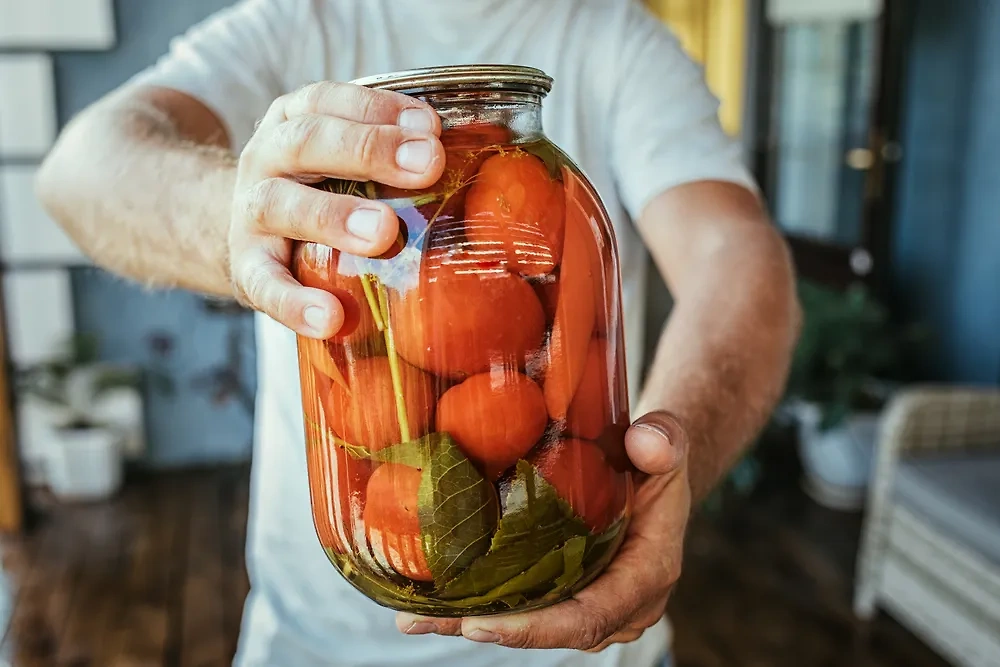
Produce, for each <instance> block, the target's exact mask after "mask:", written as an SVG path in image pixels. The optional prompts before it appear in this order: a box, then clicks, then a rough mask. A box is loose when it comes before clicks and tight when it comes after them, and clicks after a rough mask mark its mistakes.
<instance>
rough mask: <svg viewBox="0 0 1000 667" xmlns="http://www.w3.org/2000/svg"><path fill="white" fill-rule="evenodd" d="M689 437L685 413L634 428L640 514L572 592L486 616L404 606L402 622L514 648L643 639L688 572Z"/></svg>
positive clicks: (636, 511)
mask: <svg viewBox="0 0 1000 667" xmlns="http://www.w3.org/2000/svg"><path fill="white" fill-rule="evenodd" d="M687 443H688V441H687V437H686V435H685V433H684V430H683V429H682V428H681V427H680V425H679V424H678V422H677V420H676V419H674V418H673V417H672V416H671V415H669V414H667V413H665V412H652V413H650V414H647V415H646V416H644V417H642V418H641V419H639V420H637V421H636V422H635V423H634V424H633V425H632V427H631V428H630V429H629V430H628V433H627V434H626V436H625V447H626V449H627V451H628V455H629V458H630V459H631V460H632V462H633V463H634V464H635V466H636V467H637V468H638V469H639V470H640V471H641V472H642V475H641V479H640V480H637V482H638V483H637V487H636V494H635V504H634V506H633V516H632V522H631V523H630V524H629V529H628V534H627V535H626V538H625V541H624V542H623V543H622V547H621V550H620V551H619V552H618V555H617V556H616V557H615V559H614V560H613V561H612V562H611V564H610V565H609V566H608V569H607V570H606V571H605V572H604V573H603V574H602V575H601V576H600V577H598V578H597V579H596V580H595V581H594V582H593V583H592V584H590V585H589V586H587V587H586V588H585V589H583V590H582V591H580V592H579V593H577V594H576V595H575V596H574V597H573V598H572V599H570V600H566V601H565V602H560V603H559V604H556V605H553V606H551V607H547V608H545V609H540V610H537V611H529V612H524V613H520V614H509V615H503V616H487V617H479V618H463V619H447V618H428V617H423V616H415V615H413V614H407V613H400V614H397V616H396V625H397V627H398V628H399V629H400V631H402V632H405V633H407V634H411V635H417V634H427V633H437V634H443V635H456V636H457V635H463V636H465V637H466V638H467V639H471V640H473V641H477V642H490V643H494V644H501V645H503V646H510V647H513V648H571V649H579V650H584V651H599V650H602V649H604V648H605V647H607V646H608V645H610V644H614V643H620V642H630V641H634V640H636V639H638V638H639V637H640V636H641V635H642V633H643V632H644V631H645V630H646V629H647V628H650V627H652V626H653V625H655V624H656V623H657V622H659V620H660V619H661V618H662V617H663V614H664V611H665V609H666V606H667V599H668V598H669V597H670V592H671V590H672V589H673V586H674V583H675V582H676V581H677V578H678V577H679V576H680V571H681V558H682V551H683V542H684V531H685V528H686V526H687V521H688V516H689V513H690V511H691V489H690V486H689V484H688V477H687V451H688V444H687Z"/></svg>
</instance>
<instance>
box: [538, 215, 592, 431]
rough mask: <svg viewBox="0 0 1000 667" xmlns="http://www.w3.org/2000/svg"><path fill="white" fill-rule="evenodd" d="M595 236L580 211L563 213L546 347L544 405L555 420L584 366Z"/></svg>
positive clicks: (589, 330) (567, 402) (560, 415)
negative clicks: (562, 242) (555, 291)
mask: <svg viewBox="0 0 1000 667" xmlns="http://www.w3.org/2000/svg"><path fill="white" fill-rule="evenodd" d="M593 245H594V236H593V234H592V232H591V229H590V224H589V222H588V221H587V220H586V219H585V218H584V217H582V215H581V213H580V209H578V208H577V207H575V206H570V207H569V208H567V210H566V240H565V246H564V248H563V261H562V266H561V267H560V269H559V295H558V297H557V298H558V300H557V303H556V314H555V319H554V322H553V324H552V335H551V336H550V338H549V344H548V346H547V347H546V360H547V363H548V367H547V369H546V371H545V385H544V390H545V404H546V406H548V409H549V416H550V417H552V419H555V420H557V421H558V420H562V419H565V418H566V412H567V410H568V409H569V405H570V403H571V402H572V401H573V395H574V394H575V393H576V389H577V387H579V386H580V379H581V378H582V377H583V370H584V367H585V366H586V363H587V348H588V347H589V345H590V338H591V336H592V335H593V332H594V321H595V316H594V282H595V281H594V267H593V263H592V262H591V253H592V247H593Z"/></svg>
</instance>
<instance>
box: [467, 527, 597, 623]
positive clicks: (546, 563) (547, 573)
mask: <svg viewBox="0 0 1000 667" xmlns="http://www.w3.org/2000/svg"><path fill="white" fill-rule="evenodd" d="M586 543H587V538H585V537H582V536H580V537H573V538H570V539H569V540H568V541H567V542H566V543H565V544H563V545H561V546H559V547H556V548H555V549H553V550H552V551H550V552H548V553H547V554H545V555H544V556H542V557H541V558H540V559H539V560H538V561H537V562H536V563H535V564H534V565H532V566H531V567H529V568H528V569H527V570H525V571H524V572H521V573H520V574H518V575H515V576H514V577H512V578H511V579H509V580H507V581H505V582H504V583H502V584H500V585H499V586H497V587H496V588H494V589H492V590H490V591H489V592H487V593H485V594H483V595H476V596H472V597H467V598H463V599H461V600H458V601H455V602H453V604H455V605H456V606H457V605H461V606H468V607H474V606H477V605H481V604H488V603H490V602H496V601H497V600H501V601H503V602H504V603H505V604H508V605H509V606H511V607H513V606H515V605H514V604H512V603H523V602H524V601H526V600H527V599H528V598H529V597H535V596H537V595H541V594H544V593H546V592H548V591H550V590H553V587H554V586H555V587H557V588H558V587H559V582H560V581H568V582H571V583H569V584H567V585H568V586H572V585H573V584H574V583H576V582H577V580H579V578H580V577H581V576H582V575H583V550H584V547H585V545H586Z"/></svg>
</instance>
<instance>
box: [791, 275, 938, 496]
mask: <svg viewBox="0 0 1000 667" xmlns="http://www.w3.org/2000/svg"><path fill="white" fill-rule="evenodd" d="M799 299H800V302H801V303H802V309H803V313H804V321H803V328H802V333H801V337H800V339H799V344H798V346H797V348H796V350H795V354H794V357H793V361H792V369H791V373H790V377H789V382H788V389H787V393H786V396H787V400H786V403H785V405H786V407H787V408H788V410H789V411H790V412H791V413H792V414H793V415H794V416H795V418H796V419H797V421H798V426H799V455H800V458H801V459H802V465H803V468H804V471H805V477H806V489H807V491H809V492H810V494H811V495H812V496H813V498H814V499H816V500H817V501H818V502H820V503H821V504H825V505H827V506H830V507H834V508H838V509H856V508H857V507H859V506H860V505H861V503H862V502H863V500H864V494H865V488H866V486H867V482H868V477H869V474H870V468H871V460H872V456H873V451H874V443H875V440H876V436H877V430H878V424H879V414H880V411H881V409H882V407H883V405H884V404H885V403H886V401H888V399H889V397H890V396H891V395H892V389H893V386H894V384H895V383H896V382H897V381H898V379H899V377H900V370H901V368H902V364H903V360H904V359H905V356H906V350H907V348H908V347H909V346H910V345H912V344H913V343H915V342H916V341H917V340H918V339H919V338H920V336H921V332H920V330H919V329H918V328H916V327H898V326H896V325H895V324H894V323H893V322H892V320H891V318H890V315H889V312H888V310H887V309H886V308H885V306H884V305H883V304H882V303H880V302H879V301H878V300H877V299H875V298H874V297H873V296H872V294H871V293H870V292H869V291H868V289H867V288H866V287H865V286H864V285H861V284H857V285H853V286H851V287H849V288H848V289H846V290H843V291H840V290H834V289H830V288H826V287H823V286H820V285H816V284H814V283H810V282H807V281H803V282H800V284H799Z"/></svg>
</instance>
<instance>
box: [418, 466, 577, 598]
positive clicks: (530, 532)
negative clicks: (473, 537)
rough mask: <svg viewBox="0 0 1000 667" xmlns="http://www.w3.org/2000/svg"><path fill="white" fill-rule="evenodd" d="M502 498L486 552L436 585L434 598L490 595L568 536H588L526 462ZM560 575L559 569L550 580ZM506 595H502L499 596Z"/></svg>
mask: <svg viewBox="0 0 1000 667" xmlns="http://www.w3.org/2000/svg"><path fill="white" fill-rule="evenodd" d="M504 500H505V502H504V506H505V511H504V514H503V516H502V517H501V518H500V525H499V526H498V528H497V531H496V534H495V535H494V536H493V540H492V542H491V544H490V547H489V552H488V553H486V554H485V555H483V556H482V557H481V558H478V559H476V560H475V562H473V563H472V564H471V565H469V567H468V569H466V570H465V571H464V572H462V573H461V574H460V575H458V576H457V577H455V578H454V579H452V580H450V581H448V583H447V584H445V585H444V586H443V587H440V588H439V590H438V594H439V595H440V596H441V597H442V598H444V599H461V598H467V597H474V596H481V595H486V594H490V593H492V591H493V590H494V589H497V588H498V587H500V586H502V585H503V584H504V583H506V582H508V581H510V580H512V579H514V578H515V577H517V576H518V575H521V574H522V573H527V572H528V571H529V570H531V569H532V568H533V567H535V566H536V564H538V563H539V562H540V561H542V560H543V558H545V557H546V555H547V554H549V553H550V552H552V551H554V550H557V549H559V548H560V547H561V546H562V545H564V544H565V543H566V542H567V541H568V540H570V539H571V538H574V537H586V536H587V535H588V534H589V531H588V530H587V527H586V526H585V525H584V524H583V522H582V521H580V520H579V519H578V518H577V517H576V516H575V515H574V514H573V510H572V509H570V507H569V505H568V504H567V503H566V502H565V501H564V500H563V499H562V498H560V497H559V494H558V493H557V492H556V490H555V489H554V488H553V487H552V486H551V485H550V484H549V483H548V482H546V481H545V479H544V478H543V477H542V476H541V475H540V474H539V473H538V471H537V470H536V469H535V467H534V466H533V465H531V464H530V463H528V462H527V461H519V462H518V464H517V468H516V474H515V477H514V479H513V480H512V482H511V484H510V486H509V488H508V490H507V493H506V496H505V498H504ZM561 572H562V567H561V566H560V569H559V572H557V573H556V574H555V575H553V577H556V576H559V574H560V573H561ZM509 593H510V591H508V592H506V593H500V595H499V596H497V597H501V596H504V595H507V594H509Z"/></svg>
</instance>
